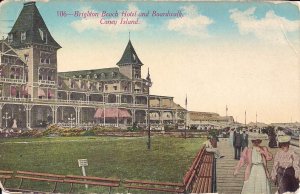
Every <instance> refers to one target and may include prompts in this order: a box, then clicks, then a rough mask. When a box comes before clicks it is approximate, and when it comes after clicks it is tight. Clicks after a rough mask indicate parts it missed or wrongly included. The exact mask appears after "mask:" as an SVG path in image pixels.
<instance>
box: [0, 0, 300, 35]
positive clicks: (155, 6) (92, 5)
mask: <svg viewBox="0 0 300 194" xmlns="http://www.w3.org/2000/svg"><path fill="white" fill-rule="evenodd" d="M6 1H7V0H6ZM46 2H47V3H45V2H44V1H42V2H38V3H37V6H38V8H39V10H40V12H41V13H42V15H43V17H44V20H45V22H46V23H47V25H48V27H49V28H50V29H51V31H52V32H53V34H58V36H64V35H65V34H66V33H67V34H69V35H71V36H80V37H81V38H82V39H85V38H87V39H88V37H90V36H94V35H96V34H97V35H102V36H103V34H104V37H105V40H107V36H106V34H107V33H106V32H103V31H101V30H100V31H99V30H92V29H90V30H85V31H84V33H82V32H81V33H80V32H77V31H76V30H75V29H74V28H72V27H70V24H71V23H72V22H74V21H76V20H79V18H78V17H77V18H76V17H66V18H62V17H58V16H57V11H59V10H63V11H67V12H68V13H73V12H74V11H76V10H82V9H84V8H88V9H89V10H95V11H99V12H101V11H104V10H105V11H108V12H109V11H112V12H114V11H116V10H127V9H128V4H132V5H134V6H136V7H137V8H138V9H139V10H140V11H141V12H147V11H148V10H149V11H150V12H151V11H152V10H156V11H158V12H166V11H168V10H170V11H171V12H172V11H173V12H176V11H177V10H183V7H184V6H194V7H195V8H196V9H197V11H198V13H199V14H201V15H203V16H206V17H208V18H210V19H211V20H212V21H213V22H212V23H211V24H210V25H208V26H207V31H208V34H210V36H211V37H212V38H226V39H228V38H237V37H239V30H238V27H237V25H235V23H234V22H233V21H232V19H230V14H231V13H230V12H229V10H232V9H238V10H240V11H245V10H247V9H249V8H253V7H254V8H256V10H255V13H254V14H253V16H255V17H256V19H258V20H259V19H262V18H264V17H265V15H266V13H267V12H268V11H270V10H273V11H274V13H275V14H276V15H277V16H280V17H284V18H286V19H287V20H291V21H295V20H299V18H300V16H299V8H298V7H297V6H296V5H294V4H291V3H282V4H274V3H271V2H266V3H249V2H231V3H226V2H185V3H181V2H134V3H130V2H100V1H85V2H83V1H73V2H72V3H69V2H68V1H57V0H50V1H46ZM22 7H23V5H22V3H21V2H20V1H7V3H4V4H3V6H1V8H0V10H1V12H0V17H1V18H3V19H7V20H15V19H16V17H17V15H16V12H15V11H17V12H19V11H20V10H21V9H22ZM143 19H144V21H145V22H147V26H146V27H145V28H143V29H142V31H143V33H136V35H134V31H141V30H132V31H133V32H132V34H133V36H136V37H141V38H142V39H143V40H147V39H149V40H151V39H152V38H160V39H168V38H170V39H171V40H172V39H173V38H187V39H191V37H187V36H185V37H184V36H182V34H181V33H171V34H170V33H168V32H170V30H168V28H167V27H166V23H167V22H168V20H170V19H173V18H171V17H146V18H143ZM3 23H4V22H2V23H1V29H2V30H1V31H4V32H8V31H9V28H8V27H9V26H12V24H13V23H12V22H9V23H6V24H7V25H6V26H5V24H3ZM2 33H3V32H2ZM156 33H160V35H159V37H158V36H156ZM295 34H299V30H298V31H293V32H292V34H290V36H291V37H293V38H295ZM1 35H3V34H1ZM249 35H250V36H251V33H249ZM118 36H127V34H126V33H124V31H121V32H119V33H118ZM193 38H195V37H193ZM196 38H199V37H196Z"/></svg>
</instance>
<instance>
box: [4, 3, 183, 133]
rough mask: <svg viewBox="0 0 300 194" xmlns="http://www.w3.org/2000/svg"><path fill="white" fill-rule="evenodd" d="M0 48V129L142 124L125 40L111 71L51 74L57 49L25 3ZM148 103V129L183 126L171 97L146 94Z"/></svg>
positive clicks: (143, 90)
mask: <svg viewBox="0 0 300 194" xmlns="http://www.w3.org/2000/svg"><path fill="white" fill-rule="evenodd" d="M0 46H1V47H0V53H1V57H0V60H1V61H0V62H1V65H0V118H2V119H0V127H11V126H12V124H13V120H14V119H15V120H16V121H17V126H18V127H22V128H34V127H41V126H46V125H47V124H52V123H53V124H60V125H72V126H77V127H81V126H83V127H84V126H91V125H95V124H100V125H125V126H126V125H132V124H133V123H138V124H147V123H148V121H147V117H146V115H147V106H148V103H147V102H148V96H147V94H148V87H147V86H146V80H145V79H143V78H141V69H142V66H143V63H142V62H141V60H140V58H139V57H138V55H137V53H136V51H135V49H134V47H133V45H132V43H131V41H130V40H129V41H128V44H127V46H126V48H125V50H124V53H123V55H122V56H121V59H120V60H119V61H118V62H117V63H116V65H117V67H112V68H105V69H92V70H82V71H69V72H57V66H58V64H59V61H58V59H57V51H58V50H59V49H60V48H61V46H60V45H59V44H58V43H57V42H56V41H55V40H54V38H53V37H52V35H51V34H50V32H49V30H48V28H47V26H46V24H45V22H44V20H43V18H42V16H41V14H40V13H39V11H38V9H37V7H36V5H35V2H28V3H24V7H23V9H22V11H21V12H20V15H19V16H18V18H17V20H16V22H15V24H14V26H13V27H12V29H11V31H10V32H9V33H8V37H7V39H5V40H2V41H1V42H0ZM60 63H62V62H60ZM82 65H83V67H84V66H85V65H86V64H82ZM149 101H150V121H151V123H157V124H175V123H183V122H184V118H185V112H186V111H185V109H183V108H182V107H180V106H179V105H177V104H176V103H174V101H173V97H170V96H160V95H152V94H151V95H150V99H149Z"/></svg>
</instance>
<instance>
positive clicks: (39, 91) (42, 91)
mask: <svg viewBox="0 0 300 194" xmlns="http://www.w3.org/2000/svg"><path fill="white" fill-rule="evenodd" d="M38 96H42V97H45V96H46V94H45V91H44V90H43V89H41V88H39V90H38Z"/></svg>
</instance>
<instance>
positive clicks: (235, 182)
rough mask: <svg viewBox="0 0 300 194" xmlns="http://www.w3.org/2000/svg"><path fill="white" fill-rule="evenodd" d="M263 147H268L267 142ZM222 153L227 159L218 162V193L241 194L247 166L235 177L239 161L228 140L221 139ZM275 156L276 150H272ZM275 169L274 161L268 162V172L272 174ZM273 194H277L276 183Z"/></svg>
mask: <svg viewBox="0 0 300 194" xmlns="http://www.w3.org/2000/svg"><path fill="white" fill-rule="evenodd" d="M262 145H267V142H266V141H263V143H262ZM218 148H219V149H220V152H221V154H222V155H224V156H225V157H224V158H222V159H220V160H217V191H218V193H219V194H239V193H241V191H242V187H243V181H244V172H245V168H246V167H245V166H244V167H242V169H241V170H240V172H239V174H238V175H237V176H236V177H234V176H233V171H234V167H235V165H236V164H237V162H238V161H237V160H234V159H233V158H234V153H233V148H232V147H230V146H229V143H228V142H227V139H221V140H220V142H219V143H218ZM269 150H270V151H271V153H272V154H273V156H274V155H275V153H276V150H277V148H276V149H270V148H269ZM272 167H273V160H272V161H269V162H268V170H269V172H270V173H271V170H272ZM271 191H272V193H275V192H276V187H275V185H274V183H271Z"/></svg>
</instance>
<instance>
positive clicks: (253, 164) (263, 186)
mask: <svg viewBox="0 0 300 194" xmlns="http://www.w3.org/2000/svg"><path fill="white" fill-rule="evenodd" d="M250 138H251V142H252V147H249V148H245V149H244V151H243V153H242V156H241V158H240V161H239V162H238V164H237V166H236V167H235V171H234V175H237V173H238V171H239V170H240V169H241V167H242V166H243V165H244V164H246V165H247V166H246V170H245V179H244V185H243V189H242V192H241V193H242V194H270V193H271V190H270V183H269V180H268V178H269V173H268V170H267V160H272V154H271V153H270V152H269V151H268V148H267V147H262V146H260V143H261V142H262V140H261V137H260V136H257V135H256V136H252V137H250Z"/></svg>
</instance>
